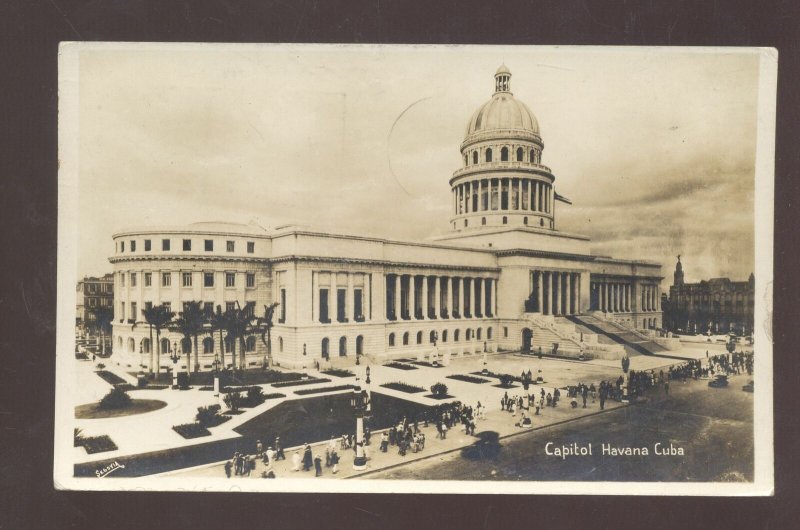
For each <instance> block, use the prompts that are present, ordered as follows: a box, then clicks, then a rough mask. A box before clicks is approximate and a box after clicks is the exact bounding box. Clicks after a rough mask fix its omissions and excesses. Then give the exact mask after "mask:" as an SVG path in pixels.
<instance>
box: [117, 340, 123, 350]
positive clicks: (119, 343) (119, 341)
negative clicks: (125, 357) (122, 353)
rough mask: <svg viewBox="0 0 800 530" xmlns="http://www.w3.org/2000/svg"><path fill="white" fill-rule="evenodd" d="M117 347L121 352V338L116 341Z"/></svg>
mask: <svg viewBox="0 0 800 530" xmlns="http://www.w3.org/2000/svg"><path fill="white" fill-rule="evenodd" d="M117 345H118V346H119V349H120V350H122V337H119V340H118V341H117Z"/></svg>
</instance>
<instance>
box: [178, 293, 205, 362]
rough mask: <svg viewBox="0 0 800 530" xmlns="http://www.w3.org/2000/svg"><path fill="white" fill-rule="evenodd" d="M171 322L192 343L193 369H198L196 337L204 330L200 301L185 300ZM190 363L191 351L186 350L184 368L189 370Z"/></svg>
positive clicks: (203, 315) (203, 316)
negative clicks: (178, 316)
mask: <svg viewBox="0 0 800 530" xmlns="http://www.w3.org/2000/svg"><path fill="white" fill-rule="evenodd" d="M180 315H181V316H180V318H178V319H177V320H176V321H175V322H174V323H173V326H172V327H173V329H174V330H175V331H177V332H179V333H180V334H181V335H183V336H184V338H186V339H188V340H189V341H190V342H193V343H194V371H195V372H198V371H199V370H200V357H199V351H198V349H197V337H198V336H199V335H200V334H201V333H203V332H204V330H205V329H204V326H205V321H206V317H205V314H204V313H203V307H202V305H201V304H200V302H186V303H184V305H183V312H182V313H181V314H180ZM190 363H191V352H187V359H186V370H187V371H188V370H189V365H190Z"/></svg>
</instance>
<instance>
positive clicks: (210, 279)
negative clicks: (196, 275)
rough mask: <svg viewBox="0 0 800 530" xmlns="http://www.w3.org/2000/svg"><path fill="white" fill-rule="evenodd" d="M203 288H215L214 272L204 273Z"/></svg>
mask: <svg viewBox="0 0 800 530" xmlns="http://www.w3.org/2000/svg"><path fill="white" fill-rule="evenodd" d="M203 286H204V287H214V273H213V272H204V273H203Z"/></svg>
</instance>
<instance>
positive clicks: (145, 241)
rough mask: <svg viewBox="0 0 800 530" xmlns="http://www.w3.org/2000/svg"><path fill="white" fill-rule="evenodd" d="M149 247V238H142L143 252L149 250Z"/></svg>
mask: <svg viewBox="0 0 800 530" xmlns="http://www.w3.org/2000/svg"><path fill="white" fill-rule="evenodd" d="M150 249H151V247H150V240H149V239H145V240H144V251H145V252H150Z"/></svg>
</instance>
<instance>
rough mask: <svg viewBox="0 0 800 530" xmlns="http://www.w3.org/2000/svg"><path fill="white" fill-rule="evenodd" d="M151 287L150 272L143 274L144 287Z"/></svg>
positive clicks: (151, 275)
mask: <svg viewBox="0 0 800 530" xmlns="http://www.w3.org/2000/svg"><path fill="white" fill-rule="evenodd" d="M151 285H153V273H152V272H145V273H144V286H145V287H150V286H151Z"/></svg>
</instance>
